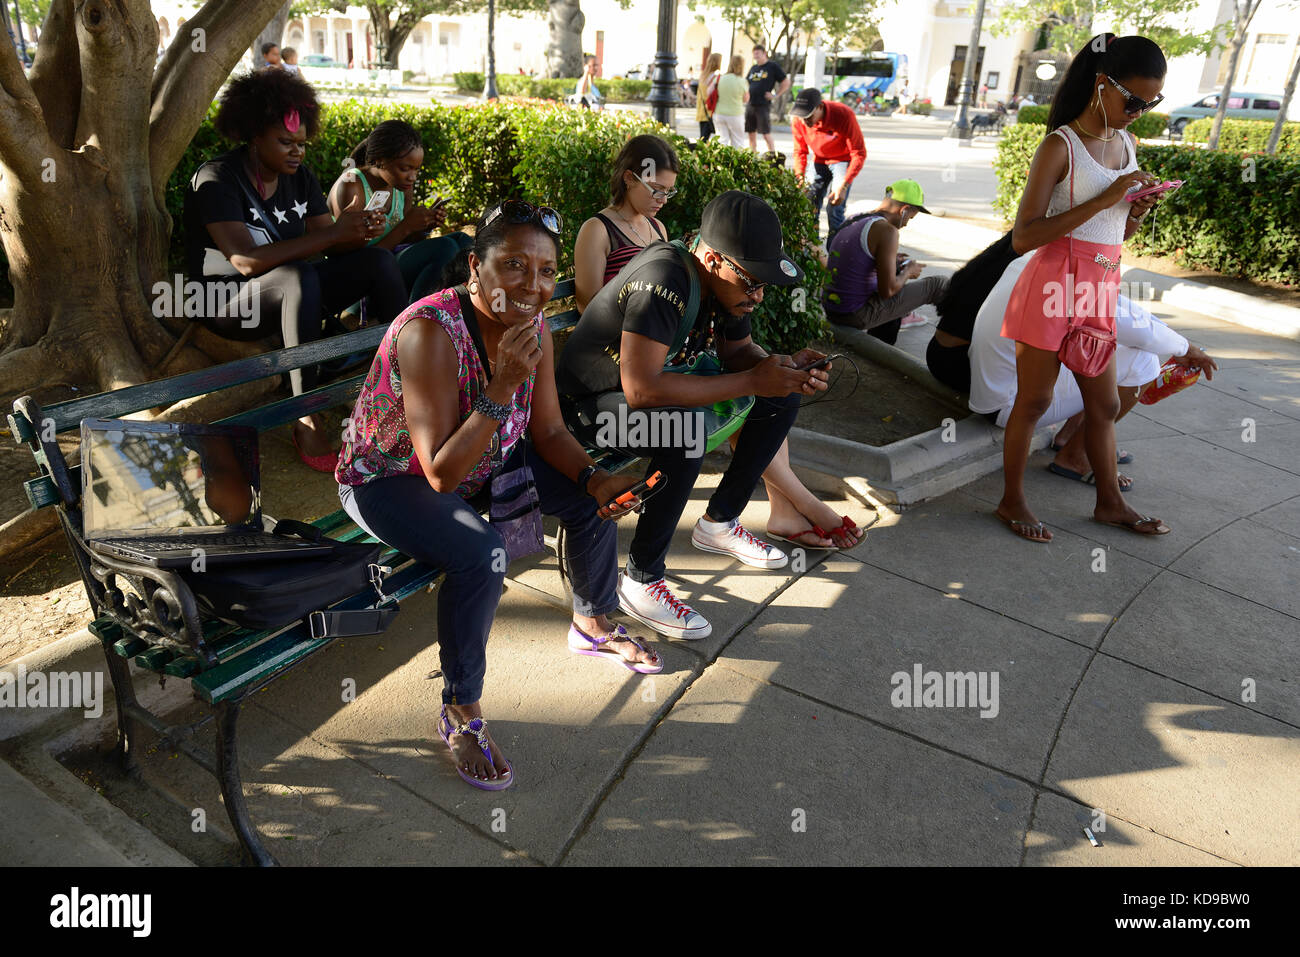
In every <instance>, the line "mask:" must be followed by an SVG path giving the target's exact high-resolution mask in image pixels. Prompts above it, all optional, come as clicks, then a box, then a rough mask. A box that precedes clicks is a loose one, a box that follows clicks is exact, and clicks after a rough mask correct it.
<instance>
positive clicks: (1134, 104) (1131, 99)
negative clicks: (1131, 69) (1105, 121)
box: [1106, 73, 1165, 116]
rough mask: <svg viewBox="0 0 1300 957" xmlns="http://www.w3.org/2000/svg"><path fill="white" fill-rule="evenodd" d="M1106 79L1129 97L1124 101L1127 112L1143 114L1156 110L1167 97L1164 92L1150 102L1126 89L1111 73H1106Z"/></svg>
mask: <svg viewBox="0 0 1300 957" xmlns="http://www.w3.org/2000/svg"><path fill="white" fill-rule="evenodd" d="M1106 79H1108V80H1110V82H1111V83H1112V84H1113V85H1114V87H1115V89H1117V90H1119V92H1120V93H1121V94H1123V95H1124V96H1126V97H1128V99H1126V100H1125V101H1124V112H1125V113H1133V114H1136V115H1138V116H1141V115H1142V114H1143V113H1146V112H1148V111H1149V110H1154V109H1155V108H1156V107H1157V106H1159V105H1160V102H1161V101H1162V100H1163V99H1164V98H1165V95H1164V94H1163V93H1160V94H1157V95H1156V98H1155V99H1154V100H1152V101H1151V102H1150V103H1148V102H1147V101H1146V100H1144V99H1142V97H1140V96H1135V95H1134V94H1132V93H1130V92H1129V91H1128V90H1126V89H1124V87H1123V86H1122V85H1121V84H1120V82H1119V81H1118V80H1116V79H1115V78H1114V77H1113V76H1111V75H1110V74H1109V73H1107V74H1106Z"/></svg>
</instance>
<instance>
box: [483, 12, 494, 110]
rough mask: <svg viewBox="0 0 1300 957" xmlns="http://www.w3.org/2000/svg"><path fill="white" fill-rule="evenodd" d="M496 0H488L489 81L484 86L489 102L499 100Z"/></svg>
mask: <svg viewBox="0 0 1300 957" xmlns="http://www.w3.org/2000/svg"><path fill="white" fill-rule="evenodd" d="M496 25H497V5H496V0H488V36H487V41H488V51H487V53H488V57H487V60H488V61H487V81H486V83H485V84H484V85H483V99H485V100H488V101H489V102H490V101H492V100H495V99H496V98H497V51H496Z"/></svg>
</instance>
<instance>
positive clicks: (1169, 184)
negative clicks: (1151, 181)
mask: <svg viewBox="0 0 1300 957" xmlns="http://www.w3.org/2000/svg"><path fill="white" fill-rule="evenodd" d="M1182 185H1183V180H1181V179H1167V180H1165V181H1164V182H1163V183H1157V184H1156V185H1155V186H1148V187H1147V188H1146V189H1139V190H1138V191H1137V192H1134V193H1128V194H1126V195H1125V196H1124V198H1125V199H1126V200H1128V201H1129V202H1130V203H1131V202H1133V200H1135V199H1141V198H1142V197H1143V196H1152V195H1160V194H1161V193H1172V192H1173V191H1174V190H1176V189H1177V188H1178V187H1180V186H1182Z"/></svg>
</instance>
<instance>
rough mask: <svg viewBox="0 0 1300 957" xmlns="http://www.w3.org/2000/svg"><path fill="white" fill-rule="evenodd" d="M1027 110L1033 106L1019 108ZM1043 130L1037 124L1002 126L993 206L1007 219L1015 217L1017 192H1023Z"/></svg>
mask: <svg viewBox="0 0 1300 957" xmlns="http://www.w3.org/2000/svg"><path fill="white" fill-rule="evenodd" d="M1026 109H1036V107H1021V111H1022V112H1023V111H1024V110H1026ZM1046 133H1047V126H1046V125H1045V124H1039V123H1016V124H1015V125H1014V126H1006V127H1003V128H1002V139H1001V140H999V141H998V152H997V155H996V156H994V157H993V172H994V173H995V174H996V175H997V178H998V190H997V193H996V194H995V195H994V197H993V208H994V209H996V210H997V211H998V212H999V213H1000V214H1001V215H1002V218H1003V219H1005V220H1007V221H1008V222H1010V221H1011V220H1014V219H1015V218H1016V208H1017V207H1018V206H1019V205H1020V194H1021V193H1023V192H1024V191H1025V182H1026V181H1027V180H1028V179H1029V164H1030V163H1031V162H1032V161H1033V158H1034V153H1035V151H1037V149H1038V144H1039V143H1041V142H1042V141H1043V136H1044V135H1045V134H1046Z"/></svg>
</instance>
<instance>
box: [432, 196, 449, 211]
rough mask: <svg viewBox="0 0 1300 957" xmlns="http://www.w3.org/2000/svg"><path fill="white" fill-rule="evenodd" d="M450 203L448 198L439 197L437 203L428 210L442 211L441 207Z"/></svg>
mask: <svg viewBox="0 0 1300 957" xmlns="http://www.w3.org/2000/svg"><path fill="white" fill-rule="evenodd" d="M450 202H451V197H450V196H439V197H438V199H437V201H436V202H435V203H434V204H433V205H432V206H430V207H429V208H430V209H432V210H434V211H437V210H439V209H442V207H444V206H446V205H447V204H448V203H450Z"/></svg>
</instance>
